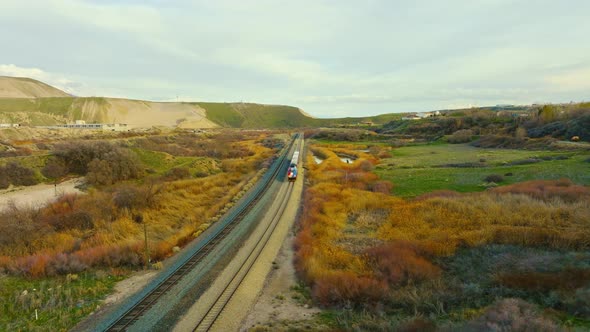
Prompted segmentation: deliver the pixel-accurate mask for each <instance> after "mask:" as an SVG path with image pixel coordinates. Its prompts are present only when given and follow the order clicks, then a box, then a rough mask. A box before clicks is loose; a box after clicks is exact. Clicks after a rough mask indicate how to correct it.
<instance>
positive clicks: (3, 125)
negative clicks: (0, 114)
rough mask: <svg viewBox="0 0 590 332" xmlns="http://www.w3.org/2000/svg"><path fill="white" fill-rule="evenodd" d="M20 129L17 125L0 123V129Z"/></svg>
mask: <svg viewBox="0 0 590 332" xmlns="http://www.w3.org/2000/svg"><path fill="white" fill-rule="evenodd" d="M18 127H20V124H19V123H0V128H18Z"/></svg>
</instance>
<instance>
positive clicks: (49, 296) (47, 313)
mask: <svg viewBox="0 0 590 332" xmlns="http://www.w3.org/2000/svg"><path fill="white" fill-rule="evenodd" d="M122 279H123V276H122V275H116V276H113V275H112V274H110V273H106V272H101V271H97V272H92V273H84V274H80V275H68V276H61V277H53V278H44V279H34V280H27V279H23V278H15V277H2V278H0V308H2V315H0V331H48V330H53V331H66V330H68V329H69V328H71V327H72V326H74V325H75V324H76V323H77V322H79V321H80V320H81V319H82V318H84V317H86V316H88V314H90V313H91V312H93V311H95V310H96V309H97V305H99V304H100V301H102V300H103V299H104V298H105V297H106V295H107V294H109V293H111V292H112V291H113V287H114V286H115V284H116V282H117V281H120V280H122ZM35 310H36V311H37V319H36V318H35ZM23 316H24V317H26V319H23ZM49 327H50V328H49Z"/></svg>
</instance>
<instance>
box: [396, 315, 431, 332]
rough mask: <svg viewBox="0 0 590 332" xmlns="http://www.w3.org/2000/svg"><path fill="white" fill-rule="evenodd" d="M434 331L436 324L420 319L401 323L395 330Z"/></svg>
mask: <svg viewBox="0 0 590 332" xmlns="http://www.w3.org/2000/svg"><path fill="white" fill-rule="evenodd" d="M436 330H437V329H436V324H435V323H434V322H433V321H431V320H428V319H425V318H422V317H418V318H414V319H412V320H410V321H407V322H403V323H401V324H400V325H398V326H397V328H396V331H398V332H434V331H436Z"/></svg>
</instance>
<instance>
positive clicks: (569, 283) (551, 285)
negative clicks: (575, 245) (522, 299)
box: [496, 269, 590, 291]
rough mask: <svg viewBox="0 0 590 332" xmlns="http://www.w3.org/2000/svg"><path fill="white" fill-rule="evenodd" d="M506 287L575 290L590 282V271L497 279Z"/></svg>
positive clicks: (581, 270) (510, 275)
mask: <svg viewBox="0 0 590 332" xmlns="http://www.w3.org/2000/svg"><path fill="white" fill-rule="evenodd" d="M496 281H497V282H498V283H500V284H502V285H504V286H507V287H511V288H520V289H526V290H536V291H550V290H575V289H578V288H580V287H584V285H587V284H588V282H590V269H566V270H564V271H559V272H533V271H531V272H514V273H504V274H501V275H499V276H498V277H497V278H496Z"/></svg>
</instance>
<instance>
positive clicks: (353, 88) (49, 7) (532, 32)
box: [0, 0, 590, 118]
mask: <svg viewBox="0 0 590 332" xmlns="http://www.w3.org/2000/svg"><path fill="white" fill-rule="evenodd" d="M588 17H590V1H587V0H562V1H555V0H446V1H439V0H407V1H406V0H298V1H282V0H257V1H248V0H242V1H239V0H236V1H233V0H216V1H210V0H206V1H185V0H143V1H140V0H117V1H116V0H86V1H83V0H59V1H58V0H38V1H36V0H31V1H27V0H2V1H0V45H1V49H0V75H6V76H26V77H31V78H35V79H39V80H42V81H44V82H46V83H48V84H51V85H54V86H56V87H59V88H61V89H63V90H65V91H66V92H68V93H71V94H74V95H77V96H108V97H121V98H132V99H145V100H152V101H177V100H179V101H217V102H240V101H242V102H256V103H267V104H284V105H292V106H297V107H300V108H301V109H303V110H304V111H306V112H307V113H309V114H311V115H313V116H315V117H321V118H332V117H346V116H366V115H376V114H383V113H396V112H416V111H430V110H436V109H448V108H463V107H470V106H486V105H497V104H531V103H550V102H552V103H561V102H570V101H588V100H590V20H589V19H588Z"/></svg>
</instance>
